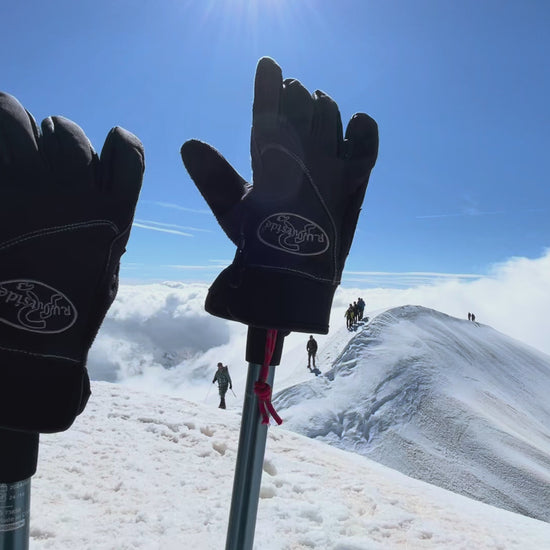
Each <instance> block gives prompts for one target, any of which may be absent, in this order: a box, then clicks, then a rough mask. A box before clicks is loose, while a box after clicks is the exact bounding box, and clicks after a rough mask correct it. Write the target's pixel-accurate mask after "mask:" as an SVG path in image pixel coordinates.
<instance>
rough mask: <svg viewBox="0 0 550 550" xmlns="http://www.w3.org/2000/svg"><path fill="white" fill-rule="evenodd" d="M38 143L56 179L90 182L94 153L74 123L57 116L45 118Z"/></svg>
mask: <svg viewBox="0 0 550 550" xmlns="http://www.w3.org/2000/svg"><path fill="white" fill-rule="evenodd" d="M41 146H42V152H43V154H44V156H45V157H46V162H47V163H48V164H49V166H50V168H51V170H52V172H53V173H54V174H55V176H56V179H57V180H58V181H60V182H62V183H64V184H67V185H74V184H76V183H77V182H78V185H90V186H91V185H93V184H94V181H95V164H96V162H97V155H96V152H95V151H94V148H93V147H92V144H91V143H90V140H89V139H88V138H87V137H86V134H85V133H84V131H83V130H82V128H80V126H78V124H75V123H74V122H73V121H72V120H69V119H68V118H65V117H60V116H54V117H48V118H45V119H44V120H43V121H42V140H41Z"/></svg>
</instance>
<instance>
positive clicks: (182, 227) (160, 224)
mask: <svg viewBox="0 0 550 550" xmlns="http://www.w3.org/2000/svg"><path fill="white" fill-rule="evenodd" d="M134 221H135V222H138V223H142V224H147V225H153V226H157V227H161V228H164V227H166V228H168V229H177V230H180V231H195V232H196V233H213V231H212V230H211V229H202V228H200V227H192V226H188V225H178V224H175V223H164V222H156V221H153V220H141V219H136V220H134Z"/></svg>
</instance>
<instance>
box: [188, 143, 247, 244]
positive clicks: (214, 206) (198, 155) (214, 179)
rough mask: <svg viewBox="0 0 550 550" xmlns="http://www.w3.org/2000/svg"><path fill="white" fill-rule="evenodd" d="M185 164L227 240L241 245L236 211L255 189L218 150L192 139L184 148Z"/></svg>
mask: <svg viewBox="0 0 550 550" xmlns="http://www.w3.org/2000/svg"><path fill="white" fill-rule="evenodd" d="M181 158H182V160H183V164H184V165H185V168H186V169H187V172H189V175H190V176H191V179H192V180H193V181H194V183H195V185H196V186H197V189H198V190H199V191H200V193H201V195H202V196H203V197H204V199H205V200H206V202H207V203H208V205H209V206H210V209H211V210H212V213H213V214H214V216H215V217H216V219H217V220H218V223H219V224H220V226H221V227H222V229H223V230H224V231H225V233H226V234H227V236H228V237H229V238H230V239H231V240H232V241H233V243H235V244H236V245H238V240H239V232H240V227H239V226H240V224H239V222H238V220H237V219H236V216H235V207H236V206H237V205H238V204H239V203H240V201H241V199H242V198H243V197H244V196H245V195H246V194H247V192H248V191H249V189H250V188H251V186H250V185H249V184H248V183H247V182H246V181H245V180H244V179H243V178H242V177H241V176H240V175H239V174H238V173H237V171H236V170H235V169H234V168H233V167H232V166H231V164H229V162H227V160H225V158H224V157H223V156H222V155H221V154H220V153H219V152H218V151H216V149H214V148H213V147H211V146H210V145H208V144H207V143H203V142H202V141H198V140H196V139H192V140H189V141H186V142H185V143H184V144H183V146H182V148H181Z"/></svg>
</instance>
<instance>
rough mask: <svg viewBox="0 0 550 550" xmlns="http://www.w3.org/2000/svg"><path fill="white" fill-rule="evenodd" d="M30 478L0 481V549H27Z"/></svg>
mask: <svg viewBox="0 0 550 550" xmlns="http://www.w3.org/2000/svg"><path fill="white" fill-rule="evenodd" d="M30 507H31V478H28V479H25V480H23V481H15V482H13V483H0V550H28V548H29V527H30V521H29V519H30Z"/></svg>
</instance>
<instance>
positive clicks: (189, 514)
mask: <svg viewBox="0 0 550 550" xmlns="http://www.w3.org/2000/svg"><path fill="white" fill-rule="evenodd" d="M92 389H93V395H92V399H91V401H90V403H89V404H88V407H87V409H86V410H85V411H84V413H83V414H82V415H81V416H80V417H79V418H78V419H77V420H76V422H75V424H74V425H73V426H72V428H71V429H70V430H69V431H67V432H64V433H61V434H53V435H43V436H41V444H40V459H39V466H38V472H37V474H36V475H35V476H34V478H33V482H32V501H31V502H32V506H31V550H67V549H78V550H130V549H131V550H136V549H142V550H161V549H162V550H182V549H187V548H192V549H194V550H219V549H220V548H223V547H224V541H225V533H226V527H227V517H228V510H229V502H230V493H231V488H232V479H233V471H234V465H235V457H236V449H237V440H238V429H239V424H240V418H239V415H238V414H237V413H236V412H232V411H219V410H217V409H215V408H212V407H210V406H207V405H203V404H193V403H190V402H188V401H185V400H183V399H181V398H177V397H173V396H160V395H158V394H155V395H154V394H151V393H145V392H139V391H134V390H130V389H128V388H125V387H123V386H121V385H115V384H110V383H106V382H95V383H94V384H93V387H92ZM267 445H268V446H267V453H266V460H265V463H264V474H263V483H262V489H261V500H260V505H259V512H258V523H257V529H256V539H255V548H256V549H257V550H310V549H312V548H313V549H318V550H392V549H400V550H401V549H403V550H405V549H408V550H411V549H415V550H416V549H426V550H428V549H444V550H453V549H456V550H458V549H465V548H468V549H476V550H484V549H487V550H489V549H491V550H497V549H499V550H531V549H545V548H550V525H548V524H547V523H544V522H540V521H537V520H534V519H531V518H527V517H525V516H521V515H517V514H513V513H511V512H507V511H504V510H500V509H498V508H494V507H490V506H488V505H485V504H482V503H480V502H476V501H474V500H470V499H467V498H465V497H462V496H460V495H456V494H454V493H451V492H448V491H444V490H442V489H439V488H437V487H434V486H432V485H428V484H425V483H423V482H421V481H417V480H414V479H412V478H409V477H406V476H404V475H402V474H400V473H398V472H396V471H393V470H390V469H389V468H387V467H385V466H382V465H380V464H377V463H375V462H372V461H370V460H368V459H367V458H365V457H362V456H359V455H357V454H353V453H348V452H345V451H342V450H339V449H335V448H333V447H330V446H328V445H326V444H324V443H321V442H319V441H314V440H311V439H307V438H305V437H303V436H300V435H298V434H295V433H292V432H288V431H286V430H284V429H282V428H278V427H272V428H270V431H269V434H268V444H267Z"/></svg>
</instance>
